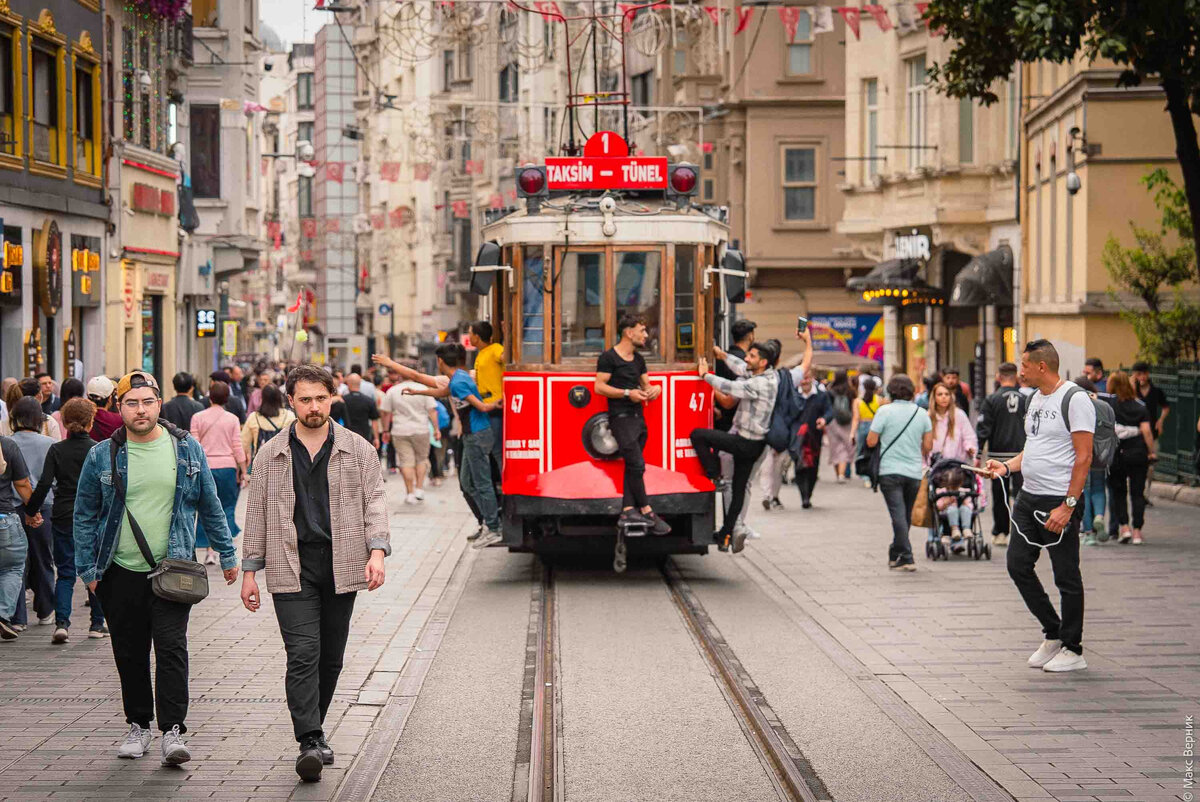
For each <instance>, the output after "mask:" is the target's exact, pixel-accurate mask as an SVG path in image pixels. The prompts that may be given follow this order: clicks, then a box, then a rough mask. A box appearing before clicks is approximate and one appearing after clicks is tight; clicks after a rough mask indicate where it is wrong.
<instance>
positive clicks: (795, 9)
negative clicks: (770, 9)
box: [779, 6, 808, 42]
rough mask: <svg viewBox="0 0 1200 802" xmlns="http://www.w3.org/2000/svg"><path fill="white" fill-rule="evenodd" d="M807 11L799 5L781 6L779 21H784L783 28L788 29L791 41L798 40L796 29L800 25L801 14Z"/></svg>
mask: <svg viewBox="0 0 1200 802" xmlns="http://www.w3.org/2000/svg"><path fill="white" fill-rule="evenodd" d="M807 13H808V12H807V11H805V10H803V9H801V8H800V7H799V6H780V7H779V21H780V22H782V23H783V29H784V30H785V31H787V35H788V41H789V42H794V41H796V29H797V28H798V27H799V26H800V15H801V14H807Z"/></svg>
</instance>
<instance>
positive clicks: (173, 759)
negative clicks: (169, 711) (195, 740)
mask: <svg viewBox="0 0 1200 802" xmlns="http://www.w3.org/2000/svg"><path fill="white" fill-rule="evenodd" d="M191 759H192V753H191V752H189V751H188V748H187V744H185V743H184V742H183V733H181V732H180V731H179V725H178V724H176V725H175V726H174V727H172V728H171V729H170V730H168V731H167V732H164V733H163V736H162V764H163V765H164V766H178V765H180V764H183V763H187V762H188V761H189V760H191Z"/></svg>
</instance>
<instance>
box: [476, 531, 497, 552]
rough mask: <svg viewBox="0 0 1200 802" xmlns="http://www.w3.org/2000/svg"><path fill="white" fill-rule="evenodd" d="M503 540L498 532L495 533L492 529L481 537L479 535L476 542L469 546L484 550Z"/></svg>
mask: <svg viewBox="0 0 1200 802" xmlns="http://www.w3.org/2000/svg"><path fill="white" fill-rule="evenodd" d="M503 539H504V536H503V535H501V534H500V533H499V532H497V531H496V530H494V529H489V530H487V531H486V532H484V533H483V534H482V535H480V536H479V539H478V540H476V541H475V542H474V543H472V544H471V548H473V549H486V548H487V547H488V546H491V545H494V544H496V543H499V542H500V541H501V540H503Z"/></svg>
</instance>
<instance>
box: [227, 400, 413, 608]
mask: <svg viewBox="0 0 1200 802" xmlns="http://www.w3.org/2000/svg"><path fill="white" fill-rule="evenodd" d="M330 425H331V426H332V427H333V450H332V451H331V452H330V454H329V469H328V470H329V474H328V476H329V521H330V524H331V526H332V528H333V531H332V532H331V533H330V534H331V535H332V536H333V584H334V592H336V593H349V592H350V591H354V590H366V587H367V578H366V567H367V560H368V559H370V556H371V550H372V549H382V550H383V552H384V553H385V554H390V553H391V550H392V547H391V539H390V536H389V530H388V515H387V505H386V504H385V503H384V499H383V475H382V471H381V470H380V467H379V455H378V454H377V453H376V452H375V449H374V448H373V447H372V446H371V444H370V443H368V442H367V441H366V440H364V439H363V438H361V437H359V436H358V435H356V434H354V433H353V432H351V431H350V430H349V429H346V428H345V427H343V426H340V425H338V424H337V423H334V422H333V421H330ZM290 441H291V431H290V428H289V429H285V430H283V431H282V432H280V433H279V434H278V435H276V436H275V437H272V438H271V439H270V440H269V441H267V443H266V444H264V445H263V447H262V449H261V450H260V451H259V452H258V457H257V458H256V459H255V461H254V471H253V473H252V474H251V476H250V494H249V496H248V498H247V504H246V525H245V527H244V529H243V531H242V570H243V571H263V570H265V571H266V575H267V590H268V591H269V592H271V593H295V592H297V591H299V590H300V552H299V549H298V547H297V540H296V526H295V524H294V523H292V515H293V514H294V511H295V507H296V488H295V486H294V485H293V483H292V481H293V480H292V449H291V446H290Z"/></svg>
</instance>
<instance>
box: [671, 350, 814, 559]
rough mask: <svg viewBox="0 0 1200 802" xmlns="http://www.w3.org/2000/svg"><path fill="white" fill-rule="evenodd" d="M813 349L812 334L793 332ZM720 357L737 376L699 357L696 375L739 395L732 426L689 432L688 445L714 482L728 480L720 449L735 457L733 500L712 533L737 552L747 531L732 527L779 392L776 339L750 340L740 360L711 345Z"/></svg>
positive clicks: (722, 390)
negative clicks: (717, 369) (716, 369)
mask: <svg viewBox="0 0 1200 802" xmlns="http://www.w3.org/2000/svg"><path fill="white" fill-rule="evenodd" d="M797 336H798V337H799V338H800V339H801V340H803V341H804V343H805V346H806V347H808V348H810V349H811V342H812V337H811V335H810V334H809V333H808V331H807V330H806V331H804V332H803V333H802V334H799V335H797ZM713 353H715V354H716V356H717V358H718V359H721V360H724V362H725V365H726V366H727V367H728V368H729V369H730V370H732V371H733V373H734V374H735V375H737V376H740V377H745V378H743V379H742V380H740V381H730V380H729V379H723V378H721V377H720V376H717V375H716V374H715V373H709V372H708V360H707V359H704V358H703V357H702V358H701V359H700V364H699V367H698V369H697V373H699V375H700V377H701V378H703V379H704V380H705V381H706V382H708V383H709V384H710V385H711V386H712V388H713V389H714V390H715V391H716V392H719V393H723V394H725V395H728V396H732V397H734V398H736V399H738V406H737V411H736V412H735V413H734V416H733V430H732V431H730V432H721V431H718V430H716V429H695V430H693V431H692V445H693V446H694V447H695V449H696V456H697V457H699V459H700V464H701V465H702V466H703V467H704V473H705V475H706V476H708V478H709V479H711V480H712V481H713V483H714V484H715V485H716V486H717V489H718V490H721V489H723V488H724V486H725V483H726V481H727V480H725V479H722V478H721V458H720V456H719V455H718V453H717V452H719V451H724V452H727V453H728V454H730V455H731V456H732V457H733V479H732V490H733V499H732V501H731V502H730V504H729V509H727V510H726V511H725V519H724V521H723V522H722V523H721V528H720V530H718V531H717V533H716V538H715V539H716V541H717V547H718V548H719V549H720V550H721V551H725V550H726V549H730V548H732V550H733V552H734V553H735V554H736V553H737V552H739V551H741V550H742V549H744V548H745V547H746V530H745V529H744V528H736V527H735V524H736V523H737V519H738V516H739V515H740V514H741V511H742V505H743V504H745V501H746V485H747V484H748V483H749V482H750V476H751V475H752V474H753V472H754V465H755V463H757V462H758V458H759V457H761V456H762V453H763V449H764V448H765V447H766V444H767V441H766V438H767V430H768V429H770V428H771V413H773V412H774V411H775V399H776V398H777V397H778V395H779V373H778V371H775V370H772V369H771V368H772V367H773V366H774V364H775V362H777V361H778V360H779V352H778V349H777V348H776V347H775V345H774V343H754V344H753V345H751V346H750V350H749V351H748V352H747V353H746V359H745V360H744V361H743V360H741V359H738V358H737V357H736V356H733V355H732V354H727V353H725V352H724V351H722V350H721V349H720V348H717V347H714V348H713Z"/></svg>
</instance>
